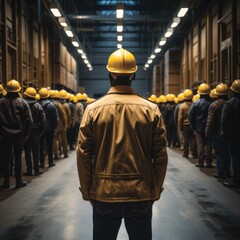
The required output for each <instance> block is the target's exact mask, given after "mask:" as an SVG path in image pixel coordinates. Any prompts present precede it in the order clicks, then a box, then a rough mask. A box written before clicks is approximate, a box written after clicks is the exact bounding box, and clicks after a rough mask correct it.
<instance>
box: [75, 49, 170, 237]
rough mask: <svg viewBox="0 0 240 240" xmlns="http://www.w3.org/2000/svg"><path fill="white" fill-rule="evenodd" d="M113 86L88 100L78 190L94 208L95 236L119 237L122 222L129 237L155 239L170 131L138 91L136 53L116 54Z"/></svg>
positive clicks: (112, 67)
mask: <svg viewBox="0 0 240 240" xmlns="http://www.w3.org/2000/svg"><path fill="white" fill-rule="evenodd" d="M107 69H108V71H109V78H110V83H111V88H110V90H109V91H108V93H107V94H106V95H105V96H103V97H102V98H100V99H98V100H96V101H95V102H93V103H91V104H89V105H88V106H87V108H86V110H85V112H84V115H83V119H82V122H81V125H80V132H79V138H78V145H77V165H78V173H79V179H80V190H81V192H82V197H83V199H84V200H87V201H90V202H91V204H92V206H93V240H102V239H116V238H117V235H118V231H119V228H120V225H121V222H122V218H123V219H124V221H125V226H126V229H127V232H128V235H129V239H137V240H150V239H152V229H151V221H152V205H153V203H154V201H156V200H158V199H159V198H160V195H161V192H162V190H163V181H164V178H165V174H166V168H167V151H166V132H165V127H164V122H163V119H162V116H161V113H160V111H159V109H158V106H157V105H156V104H155V103H152V102H151V101H148V100H147V99H145V98H143V97H141V96H139V95H138V94H136V93H135V92H134V90H133V89H132V87H131V83H132V81H133V79H134V77H135V72H136V71H137V65H136V60H135V57H134V56H133V55H132V53H130V52H129V51H127V50H125V49H119V50H117V51H115V52H114V53H112V54H111V55H110V57H109V59H108V65H107Z"/></svg>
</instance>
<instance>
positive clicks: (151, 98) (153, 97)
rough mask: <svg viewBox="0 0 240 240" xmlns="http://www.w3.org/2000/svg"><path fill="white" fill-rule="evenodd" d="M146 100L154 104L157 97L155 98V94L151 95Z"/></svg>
mask: <svg viewBox="0 0 240 240" xmlns="http://www.w3.org/2000/svg"><path fill="white" fill-rule="evenodd" d="M148 100H150V101H152V102H156V100H157V96H156V95H155V94H152V95H151V96H150V97H149V98H148Z"/></svg>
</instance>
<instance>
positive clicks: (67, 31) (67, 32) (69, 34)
mask: <svg viewBox="0 0 240 240" xmlns="http://www.w3.org/2000/svg"><path fill="white" fill-rule="evenodd" d="M65 33H66V34H67V36H68V37H73V32H72V31H71V30H69V29H66V30H65Z"/></svg>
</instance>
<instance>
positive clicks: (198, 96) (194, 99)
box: [192, 94, 200, 102]
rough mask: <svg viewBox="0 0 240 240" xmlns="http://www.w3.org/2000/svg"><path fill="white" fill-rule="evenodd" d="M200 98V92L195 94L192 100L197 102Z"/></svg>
mask: <svg viewBox="0 0 240 240" xmlns="http://www.w3.org/2000/svg"><path fill="white" fill-rule="evenodd" d="M199 98H200V95H199V94H195V95H194V96H193V98H192V101H193V102H195V101H197V100H198V99H199Z"/></svg>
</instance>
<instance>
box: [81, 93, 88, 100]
mask: <svg viewBox="0 0 240 240" xmlns="http://www.w3.org/2000/svg"><path fill="white" fill-rule="evenodd" d="M87 98H88V95H87V94H86V93H83V94H82V100H84V101H87Z"/></svg>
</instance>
